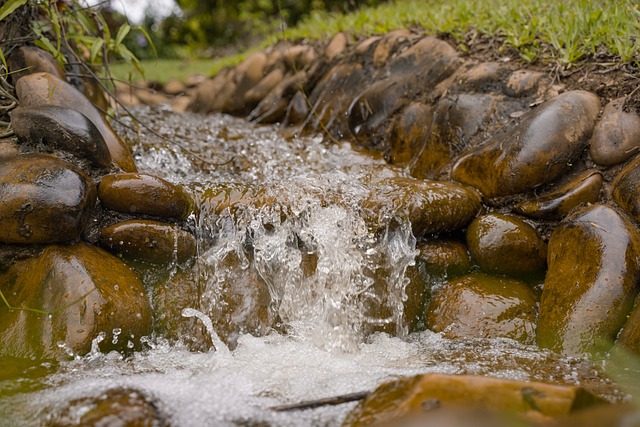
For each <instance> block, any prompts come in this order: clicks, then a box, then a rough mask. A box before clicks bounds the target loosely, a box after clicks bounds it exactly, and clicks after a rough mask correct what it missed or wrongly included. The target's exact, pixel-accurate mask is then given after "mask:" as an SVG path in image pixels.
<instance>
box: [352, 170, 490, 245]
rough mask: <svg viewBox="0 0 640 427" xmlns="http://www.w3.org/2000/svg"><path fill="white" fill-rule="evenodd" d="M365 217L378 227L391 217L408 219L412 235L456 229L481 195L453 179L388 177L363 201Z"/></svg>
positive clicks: (467, 219)
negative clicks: (439, 180) (428, 179)
mask: <svg viewBox="0 0 640 427" xmlns="http://www.w3.org/2000/svg"><path fill="white" fill-rule="evenodd" d="M363 208H364V216H365V219H366V221H367V223H368V224H370V226H372V227H374V228H377V227H381V226H384V224H388V223H389V222H390V221H391V220H393V219H394V218H400V219H408V220H409V221H410V222H411V227H412V229H413V234H414V235H415V236H422V235H424V234H432V233H440V232H446V231H454V230H458V229H460V228H462V227H464V226H465V225H467V224H468V223H469V222H470V221H471V220H472V219H473V217H474V216H475V215H476V213H477V212H478V210H479V209H480V196H479V194H478V193H477V192H476V191H475V190H473V189H472V188H470V187H466V186H463V185H459V184H455V183H452V182H436V181H423V180H414V179H411V178H390V179H385V180H383V181H381V182H379V183H378V184H377V185H376V186H375V188H373V189H372V191H371V193H370V195H369V197H368V198H367V199H366V200H365V201H364V203H363Z"/></svg>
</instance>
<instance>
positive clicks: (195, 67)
mask: <svg viewBox="0 0 640 427" xmlns="http://www.w3.org/2000/svg"><path fill="white" fill-rule="evenodd" d="M141 62H142V67H143V68H144V74H145V75H144V78H145V79H146V80H149V81H155V82H160V83H166V82H167V81H168V80H170V79H172V78H177V79H179V80H183V81H184V80H185V79H186V78H187V77H188V76H190V75H192V74H196V73H201V74H205V75H210V74H211V72H212V70H213V69H214V67H215V66H220V62H221V61H220V60H218V59H151V60H145V61H141ZM109 67H110V68H111V73H112V74H113V76H114V77H115V78H118V79H121V80H127V81H128V80H130V78H129V77H131V81H133V82H135V81H138V80H141V79H142V76H140V75H139V74H138V73H132V71H133V70H132V68H131V66H130V65H129V64H126V63H117V64H113V63H112V64H110V65H109ZM130 73H132V74H131V76H130Z"/></svg>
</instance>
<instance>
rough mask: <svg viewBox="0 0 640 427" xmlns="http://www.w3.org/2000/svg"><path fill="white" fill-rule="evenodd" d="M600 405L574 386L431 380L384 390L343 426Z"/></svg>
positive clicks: (555, 412) (547, 413)
mask: <svg viewBox="0 0 640 427" xmlns="http://www.w3.org/2000/svg"><path fill="white" fill-rule="evenodd" d="M601 403H602V400H601V399H599V398H598V397H596V396H595V395H593V394H591V393H589V392H588V391H586V390H584V389H582V388H580V387H575V386H559V385H551V384H544V383H539V382H525V381H513V380H505V379H499V378H491V377H482V376H471V375H445V374H426V375H418V376H415V377H405V378H401V379H399V380H395V381H392V382H388V383H385V384H382V385H381V386H379V387H378V388H377V389H376V390H375V391H374V392H373V393H371V394H369V395H368V396H367V397H366V398H365V399H364V400H363V401H361V403H360V404H359V405H358V406H356V408H355V409H354V410H353V411H351V412H350V413H349V414H348V415H347V417H346V419H345V421H344V423H343V424H342V425H343V426H344V427H347V426H348V427H356V426H368V425H381V424H382V423H387V422H388V423H391V424H388V425H397V424H395V423H394V421H397V420H398V419H399V418H400V417H403V416H406V415H415V414H419V413H421V412H424V411H430V410H435V409H438V408H444V409H448V408H451V409H460V408H462V409H463V410H464V408H469V409H473V408H475V409H486V410H491V411H495V412H497V413H499V414H518V415H521V416H525V415H526V416H528V417H540V416H543V417H558V416H561V415H566V414H569V413H572V412H574V411H578V410H581V409H583V408H587V407H590V406H594V405H597V404H601ZM438 410H439V409H438ZM384 425H387V424H384ZM443 425H446V424H443ZM471 425H476V423H475V422H474V423H472V424H471Z"/></svg>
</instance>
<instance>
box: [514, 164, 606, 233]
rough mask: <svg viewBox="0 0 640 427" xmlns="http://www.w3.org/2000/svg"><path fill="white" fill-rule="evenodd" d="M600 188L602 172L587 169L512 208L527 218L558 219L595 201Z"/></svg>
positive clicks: (598, 196) (598, 195)
mask: <svg viewBox="0 0 640 427" xmlns="http://www.w3.org/2000/svg"><path fill="white" fill-rule="evenodd" d="M601 188H602V174H601V173H600V172H598V171H596V170H594V169H589V170H586V171H584V172H582V173H579V174H578V175H576V176H575V177H573V178H572V179H570V180H569V181H568V182H566V183H564V184H563V185H560V186H558V187H557V188H555V189H553V190H552V191H550V192H548V193H545V194H542V195H540V196H539V197H536V198H535V199H533V200H526V201H524V202H520V203H518V204H516V205H515V206H514V208H513V210H514V211H515V212H517V213H519V214H521V215H524V216H527V217H529V218H535V219H547V220H560V219H562V218H564V217H565V216H566V215H567V214H568V213H569V212H571V211H572V210H573V209H575V208H576V207H578V206H581V205H585V204H589V203H596V202H597V201H598V199H599V198H600V189H601Z"/></svg>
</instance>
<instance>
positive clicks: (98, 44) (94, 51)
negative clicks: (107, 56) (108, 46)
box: [89, 38, 104, 64]
mask: <svg viewBox="0 0 640 427" xmlns="http://www.w3.org/2000/svg"><path fill="white" fill-rule="evenodd" d="M103 46H104V40H102V39H98V38H96V40H95V41H94V42H93V44H92V45H91V52H90V56H89V62H90V63H92V64H95V63H96V59H97V58H98V54H99V53H100V51H101V50H102V47H103Z"/></svg>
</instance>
